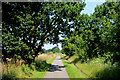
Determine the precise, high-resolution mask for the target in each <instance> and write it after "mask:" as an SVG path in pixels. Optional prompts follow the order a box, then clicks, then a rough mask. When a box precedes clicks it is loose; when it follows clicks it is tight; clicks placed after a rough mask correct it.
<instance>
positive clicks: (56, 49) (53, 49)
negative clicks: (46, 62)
mask: <svg viewBox="0 0 120 80" xmlns="http://www.w3.org/2000/svg"><path fill="white" fill-rule="evenodd" d="M51 51H52V52H53V53H60V49H59V47H58V46H55V47H53V48H52V49H51Z"/></svg>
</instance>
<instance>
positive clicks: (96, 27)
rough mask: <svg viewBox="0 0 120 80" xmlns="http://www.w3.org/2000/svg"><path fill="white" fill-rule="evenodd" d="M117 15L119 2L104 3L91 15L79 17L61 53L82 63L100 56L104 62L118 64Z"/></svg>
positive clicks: (118, 33)
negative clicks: (103, 58)
mask: <svg viewBox="0 0 120 80" xmlns="http://www.w3.org/2000/svg"><path fill="white" fill-rule="evenodd" d="M119 14H120V2H105V3H103V4H102V5H100V6H97V7H96V8H95V12H94V13H93V15H91V16H88V15H85V14H83V15H81V16H79V20H78V21H76V22H75V24H74V25H75V26H76V27H75V29H74V31H73V33H72V34H71V35H69V36H68V38H67V39H65V41H64V42H63V50H62V52H63V53H65V54H67V55H69V56H73V55H75V54H77V55H79V57H80V59H81V60H83V61H86V60H87V59H92V58H94V57H100V56H102V57H105V58H106V61H111V62H112V63H114V62H116V61H117V62H119V61H120V59H119V57H120V49H119V47H120V37H119V35H120V27H119V26H120V24H119V23H120V20H119ZM77 36H78V37H77ZM76 42H77V43H76ZM72 48H73V49H72Z"/></svg>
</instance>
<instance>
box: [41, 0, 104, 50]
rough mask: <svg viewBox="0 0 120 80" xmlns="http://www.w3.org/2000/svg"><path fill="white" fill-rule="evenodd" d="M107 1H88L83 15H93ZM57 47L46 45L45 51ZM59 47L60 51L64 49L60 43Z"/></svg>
mask: <svg viewBox="0 0 120 80" xmlns="http://www.w3.org/2000/svg"><path fill="white" fill-rule="evenodd" d="M104 2H105V0H86V1H85V3H86V6H85V8H84V10H83V11H81V14H83V13H84V14H88V15H90V14H92V13H93V12H94V8H95V7H96V6H97V5H101V4H102V3H104ZM60 39H63V38H62V37H60ZM55 46H56V44H55V45H53V44H49V43H48V44H44V47H43V48H44V49H46V50H48V49H52V48H53V47H55ZM58 47H59V48H60V50H61V49H62V47H61V44H60V43H58Z"/></svg>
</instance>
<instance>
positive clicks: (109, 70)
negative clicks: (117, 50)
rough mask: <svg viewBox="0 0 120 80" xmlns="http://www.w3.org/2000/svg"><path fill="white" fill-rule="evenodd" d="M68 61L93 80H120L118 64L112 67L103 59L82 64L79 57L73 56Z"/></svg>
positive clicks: (95, 59)
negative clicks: (94, 79)
mask: <svg viewBox="0 0 120 80" xmlns="http://www.w3.org/2000/svg"><path fill="white" fill-rule="evenodd" d="M67 58H68V57H65V59H67ZM67 61H68V62H69V63H71V64H75V65H76V66H77V67H78V68H79V70H81V71H82V72H84V73H85V74H87V75H88V76H90V77H92V78H96V79H100V80H109V79H120V76H119V74H120V66H117V63H116V64H113V65H111V62H108V63H104V61H105V60H104V58H103V57H101V58H94V59H92V60H89V61H87V62H84V63H81V61H80V60H79V58H78V56H73V57H71V58H69V59H68V60H67ZM68 73H69V72H68ZM76 73H77V72H76ZM70 74H71V73H70ZM70 74H69V75H70ZM71 75H72V74H71Z"/></svg>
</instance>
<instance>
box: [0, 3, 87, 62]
mask: <svg viewBox="0 0 120 80" xmlns="http://www.w3.org/2000/svg"><path fill="white" fill-rule="evenodd" d="M84 6H85V3H82V2H79V3H78V2H39V3H36V2H32V3H31V2H29V3H28V2H26V3H22V2H21V3H9V2H7V3H3V6H2V10H3V11H2V12H3V17H2V18H3V51H4V52H3V55H4V57H5V58H6V57H9V58H11V57H13V56H12V55H14V54H18V53H20V55H21V57H22V58H23V59H24V60H27V61H29V62H31V61H32V60H33V59H34V58H35V56H37V55H38V53H39V52H40V51H42V46H43V44H44V43H45V42H50V43H53V44H55V43H58V42H60V40H59V37H58V35H59V34H64V35H68V33H69V32H70V30H71V28H73V26H72V25H70V24H69V23H68V22H69V21H75V20H78V19H77V17H78V16H80V12H81V10H82V9H83V7H84ZM13 52H14V53H13ZM10 54H12V55H10ZM6 55H7V56H6ZM23 55H24V56H23ZM33 55H34V56H33Z"/></svg>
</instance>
